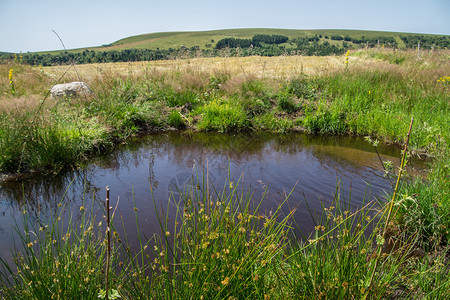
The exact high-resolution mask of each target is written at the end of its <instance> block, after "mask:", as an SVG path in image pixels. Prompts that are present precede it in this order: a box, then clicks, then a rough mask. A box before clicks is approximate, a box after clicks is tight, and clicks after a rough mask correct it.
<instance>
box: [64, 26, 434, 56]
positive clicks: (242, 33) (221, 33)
mask: <svg viewBox="0 0 450 300" xmlns="http://www.w3.org/2000/svg"><path fill="white" fill-rule="evenodd" d="M257 34H266V35H284V36H287V37H289V39H290V40H293V39H296V38H305V37H313V36H315V35H317V36H321V38H320V39H321V40H326V39H325V37H328V38H331V37H332V36H342V37H344V36H348V37H350V38H357V39H361V38H363V37H365V38H366V39H367V38H368V39H371V38H378V37H384V38H391V37H392V38H394V39H395V40H396V42H397V43H398V46H399V47H402V46H404V43H403V41H402V40H401V39H400V36H414V35H418V34H415V33H402V32H387V31H367V30H340V29H315V30H299V29H268V28H246V29H224V30H211V31H183V32H158V33H149V34H142V35H136V36H131V37H127V38H124V39H121V40H118V41H116V42H113V43H111V44H109V45H104V46H99V47H89V48H83V49H73V50H72V51H75V52H78V51H83V50H86V49H89V50H95V51H108V50H125V49H154V50H156V49H169V48H172V49H178V48H180V47H182V46H184V47H187V48H191V47H195V46H198V47H199V48H200V49H208V48H213V47H214V46H215V44H216V43H217V42H218V41H219V40H221V39H224V38H231V37H233V38H240V39H251V38H252V37H253V36H254V35H257ZM420 35H421V36H433V35H429V34H420ZM331 42H332V43H333V42H334V43H338V41H331ZM341 43H342V42H341Z"/></svg>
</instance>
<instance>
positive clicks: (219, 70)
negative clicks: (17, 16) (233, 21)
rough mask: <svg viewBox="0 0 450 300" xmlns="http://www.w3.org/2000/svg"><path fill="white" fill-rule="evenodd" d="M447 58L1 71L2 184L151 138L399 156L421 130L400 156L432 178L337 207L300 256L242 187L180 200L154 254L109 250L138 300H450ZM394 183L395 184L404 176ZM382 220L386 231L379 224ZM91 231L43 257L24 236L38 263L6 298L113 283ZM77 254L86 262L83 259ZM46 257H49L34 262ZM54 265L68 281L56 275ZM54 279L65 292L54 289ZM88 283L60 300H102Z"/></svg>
mask: <svg viewBox="0 0 450 300" xmlns="http://www.w3.org/2000/svg"><path fill="white" fill-rule="evenodd" d="M134 42H139V41H137V40H135V41H134ZM449 58H450V52H449V51H448V50H440V51H437V50H435V51H424V52H422V53H421V56H420V58H419V59H418V58H417V53H416V52H415V51H394V50H392V49H374V50H368V51H366V50H364V51H363V50H358V51H351V52H350V53H349V54H348V56H347V57H346V56H329V57H304V56H290V57H283V56H280V57H272V58H266V57H256V56H254V57H243V58H235V57H225V58H195V59H187V60H170V61H152V62H136V63H116V64H92V65H79V66H75V67H73V66H57V67H45V68H39V67H30V66H26V65H22V64H19V63H17V62H15V63H14V62H11V63H9V64H6V65H0V145H1V149H2V154H1V156H0V171H1V172H3V173H9V174H13V173H18V172H32V171H39V172H57V171H58V170H60V169H62V168H65V167H76V166H77V165H78V164H79V162H80V161H83V160H86V159H89V157H91V156H92V155H95V154H96V153H103V152H107V151H108V149H110V148H111V147H113V146H114V144H116V143H119V142H126V140H127V138H128V137H130V136H133V135H136V134H140V133H142V132H145V131H149V130H155V131H164V130H174V129H188V130H198V131H217V132H224V133H233V132H239V131H254V132H259V131H261V132H262V131H271V132H290V131H305V132H308V133H311V134H324V135H327V134H328V135H338V134H356V135H361V136H368V137H370V139H371V140H379V141H382V142H387V143H394V144H397V145H399V147H400V146H403V145H404V143H405V141H406V135H407V133H408V128H409V125H410V121H411V118H412V117H414V124H413V127H412V131H411V136H410V140H409V145H408V146H409V147H408V151H407V153H405V155H406V154H408V155H409V156H411V155H415V156H417V157H420V158H423V159H425V158H427V159H428V160H429V162H430V166H431V168H430V172H429V173H428V174H427V175H426V176H424V177H423V178H413V179H409V180H406V179H404V180H400V182H401V183H402V184H401V185H400V187H399V189H398V191H397V193H394V195H391V196H389V197H388V198H389V199H388V200H387V201H386V203H385V205H382V206H381V207H380V206H376V207H375V206H371V205H369V206H367V207H364V208H362V209H361V211H359V212H358V213H355V214H353V213H350V212H348V211H347V210H346V208H345V207H344V206H339V205H340V204H339V203H341V202H340V201H339V199H336V205H335V206H334V207H333V208H331V207H329V208H326V210H324V215H323V218H322V219H321V220H320V222H319V223H318V225H317V227H316V231H315V232H314V233H313V234H312V236H310V239H309V240H308V241H301V242H300V241H299V240H298V239H296V238H294V237H293V236H292V235H293V234H294V233H293V231H292V227H290V226H291V221H290V219H289V216H287V217H286V218H285V219H284V216H283V217H282V216H280V215H277V213H275V214H274V215H270V216H268V215H265V214H264V213H262V212H260V213H259V214H258V213H255V212H250V211H249V210H248V206H246V205H247V203H249V202H248V201H249V199H247V198H245V197H244V196H241V195H238V194H239V191H238V189H237V188H236V187H232V184H229V183H227V184H225V188H224V190H223V192H222V191H218V192H217V193H216V194H215V198H210V197H211V196H210V194H209V193H208V192H199V191H205V190H208V189H209V188H208V189H199V190H197V191H192V194H189V195H187V197H186V198H185V199H184V198H183V199H182V200H183V201H185V202H184V203H183V207H184V208H185V209H184V210H183V209H182V207H181V206H180V210H179V215H178V216H179V219H178V221H179V224H180V227H179V228H169V227H167V224H168V223H167V219H164V216H163V214H162V218H163V219H162V221H161V232H162V234H161V235H157V236H155V237H154V238H153V239H150V240H149V241H148V243H149V244H146V243H147V242H146V241H144V242H143V243H142V245H141V252H140V253H139V254H138V255H137V256H133V255H129V254H127V252H126V247H127V246H126V245H124V244H123V243H122V244H121V242H120V241H119V240H118V239H115V240H114V242H113V243H116V248H114V251H118V252H120V251H122V252H120V253H121V254H120V255H122V256H120V255H113V257H114V259H118V258H123V261H119V260H117V261H113V267H112V269H113V270H114V271H115V272H111V274H110V276H111V278H112V279H111V285H110V287H112V289H114V290H116V291H118V293H119V294H120V295H121V296H122V297H123V298H130V299H131V298H138V297H141V298H152V297H153V298H167V299H169V298H179V299H185V298H186V297H189V296H192V297H193V298H200V297H201V296H203V297H205V299H214V298H217V299H220V298H223V297H227V298H228V297H235V298H236V299H241V298H251V299H261V298H264V299H280V298H287V299H296V298H302V297H303V298H320V297H327V296H329V297H331V298H335V299H350V298H357V299H363V298H367V299H371V298H427V297H428V298H438V299H439V298H441V299H444V298H447V297H448V296H449V294H448V291H449V290H450V280H449V276H448V270H449V261H448V257H447V256H446V253H447V252H448V247H449V241H450V233H449V230H450V215H449V213H448V212H449V211H450V187H449V184H448V178H449V166H450V161H449V157H450V155H449V144H448V141H449V139H450V130H449V128H450V118H449V111H450V110H449V103H450V98H449V97H450V96H449V95H450V93H449V87H450V77H449V75H450V59H449ZM11 70H12V71H11ZM8 76H9V78H8ZM74 80H77V81H78V80H81V81H85V82H86V83H87V84H88V85H89V86H90V87H91V89H92V90H93V92H94V95H93V96H92V97H88V98H85V97H80V98H65V99H59V100H57V99H50V98H46V95H47V94H48V93H47V91H48V90H49V89H50V88H51V86H52V85H53V84H55V83H56V82H58V83H60V82H70V81H74ZM374 144H376V142H374ZM392 172H393V173H394V174H395V175H397V174H399V170H398V169H394V170H392ZM398 178H400V179H402V178H401V177H400V176H399V177H398ZM227 187H229V188H227ZM192 199H195V201H194V204H193V202H191V200H192ZM256 200H259V199H256ZM238 204H239V205H238ZM391 208H392V214H390V213H389V212H390V211H391ZM374 212H375V213H377V214H379V215H378V216H380V218H369V216H370V215H371V214H372V213H374ZM161 213H162V212H161ZM378 221H380V223H377V222H378ZM24 222H25V223H26V224H28V222H29V220H27V219H26V218H25V220H24ZM81 222H82V224H81V226H82V227H81V231H80V232H78V233H77V232H75V231H74V230H77V229H76V228H80V227H79V226H80V224H77V226H73V228H75V229H68V230H69V231H67V232H66V231H63V230H61V231H55V230H53V229H55V228H60V227H59V224H58V221H57V218H55V223H54V224H56V225H54V224H53V226H52V224H50V226H49V228H52V230H49V231H47V230H45V228H44V229H43V230H39V228H34V229H33V228H31V229H30V230H31V231H33V230H34V231H33V232H38V236H37V237H36V241H37V242H36V241H35V240H32V239H31V238H30V236H29V235H27V236H24V238H23V243H24V246H25V249H27V251H26V252H25V254H24V257H25V258H26V259H28V260H25V261H23V260H20V259H18V265H17V266H18V269H19V270H21V272H22V273H21V274H24V275H23V276H13V277H8V276H9V275H10V273H14V272H15V268H13V269H14V271H11V270H10V272H9V273H8V272H6V271H5V270H4V271H3V272H2V273H1V274H2V276H3V277H1V278H2V280H4V279H5V278H9V279H11V280H10V282H9V284H12V285H13V286H14V287H16V289H4V290H3V291H0V295H3V294H2V293H4V295H8V297H11V298H14V295H15V294H16V295H19V294H20V295H21V296H23V297H29V298H33V297H35V298H36V297H47V296H48V297H50V296H51V295H49V294H48V290H49V289H48V288H46V287H47V286H48V285H51V284H55V285H57V286H58V288H63V287H68V285H64V284H65V282H72V283H73V282H74V281H71V280H70V278H72V277H73V278H78V277H77V276H79V275H77V274H80V272H81V273H83V274H85V273H86V272H91V274H92V273H93V272H94V271H92V270H96V269H98V268H102V266H103V267H104V266H105V262H104V259H103V257H105V256H106V255H107V254H106V253H108V252H110V251H108V250H107V249H106V248H105V247H106V246H105V243H103V242H102V241H104V240H105V235H104V234H103V232H104V231H103V230H99V231H98V234H96V233H95V230H94V231H92V228H91V226H97V225H96V224H97V223H98V221H97V222H96V221H95V220H91V219H89V216H86V218H83V219H82V221H81ZM30 226H31V225H30ZM196 226H198V227H196ZM89 228H91V229H89ZM192 228H195V230H193V229H192ZM372 228H373V229H374V230H371V229H372ZM369 229H370V230H369ZM193 232H194V233H195V234H193ZM224 232H226V234H223V233H224ZM177 233H178V235H177ZM67 234H69V236H70V235H71V234H72V236H77V238H76V239H73V240H72V239H68V238H67ZM85 235H86V236H85ZM64 237H66V238H64ZM78 237H79V238H78ZM124 240H125V239H124ZM53 241H55V242H53ZM30 243H31V245H30ZM53 244H57V245H59V246H58V247H53V246H52V245H53ZM393 245H394V246H393ZM389 246H391V247H389ZM39 247H42V248H39ZM38 248H39V249H41V250H40V251H41V252H38V250H37V249H38ZM34 249H36V251H34ZM80 249H89V250H90V251H85V255H86V256H83V255H84V253H82V251H80ZM175 249H178V250H175ZM234 249H237V250H236V251H234ZM386 249H390V250H386ZM46 251H48V252H46ZM149 251H152V252H153V253H152V254H151V253H150V252H149ZM118 252H115V253H118ZM37 253H49V255H47V256H41V257H40V258H39V259H35V258H36V257H38V254H37ZM149 253H150V254H149ZM417 253H419V254H417ZM147 254H149V256H147ZM54 256H58V257H61V262H63V261H64V264H65V265H69V264H70V263H72V264H73V265H71V266H73V267H71V268H65V269H62V268H61V267H60V265H59V264H58V263H55V261H54V259H53V258H54ZM81 256H83V257H85V258H89V259H83V260H80V259H79V258H80V257H81ZM19 257H20V256H18V258H19ZM148 257H151V258H152V260H149V259H148ZM155 257H156V259H154V258H155ZM153 259H154V260H153ZM84 262H85V263H84ZM61 264H62V263H61ZM123 266H125V267H123ZM142 266H144V267H142ZM200 266H201V267H200ZM122 267H123V268H122ZM30 268H31V271H28V270H30ZM63 271H64V272H63ZM52 272H54V273H55V274H58V277H57V278H56V279H57V281H54V279H55V277H54V276H48V274H52ZM149 273H150V276H149V277H147V276H148V274H149ZM5 274H9V275H5ZM208 274H211V275H208ZM5 276H6V277H5ZM77 280H78V279H77ZM79 280H85V279H79ZM90 280H91V281H90ZM87 281H89V282H86V284H89V287H90V288H89V289H80V287H84V284H85V283H83V285H81V283H80V282H78V281H77V282H75V284H73V285H71V286H70V288H66V289H65V290H64V293H66V294H64V295H65V296H66V297H69V298H70V297H73V296H74V295H79V293H81V292H85V293H86V297H92V295H94V296H95V295H97V294H98V292H99V291H100V290H101V289H103V288H104V286H105V282H106V279H105V276H102V274H97V273H96V275H95V276H94V275H92V276H91V277H88V280H87ZM3 282H6V280H4V281H3ZM38 282H39V284H38ZM205 283H206V285H205ZM19 287H20V288H19ZM81 290H83V291H81ZM60 294H61V295H62V294H63V292H62V290H60ZM88 294H89V295H88ZM43 295H45V296H43ZM330 295H331V296H330ZM17 298H20V296H17Z"/></svg>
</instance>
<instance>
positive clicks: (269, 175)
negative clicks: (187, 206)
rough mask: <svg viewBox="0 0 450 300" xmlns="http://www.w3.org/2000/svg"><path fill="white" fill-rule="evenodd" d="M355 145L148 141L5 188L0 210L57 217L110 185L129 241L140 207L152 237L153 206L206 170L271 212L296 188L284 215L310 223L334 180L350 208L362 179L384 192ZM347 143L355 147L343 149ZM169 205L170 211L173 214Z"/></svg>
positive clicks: (339, 141)
mask: <svg viewBox="0 0 450 300" xmlns="http://www.w3.org/2000/svg"><path fill="white" fill-rule="evenodd" d="M360 140H362V139H359V140H358V139H355V138H354V137H349V138H346V137H339V138H333V137H331V138H330V137H327V138H324V137H314V136H307V135H301V134H289V135H275V134H258V135H256V136H254V135H248V134H238V135H221V134H207V133H167V134H156V135H149V136H146V137H143V138H141V139H137V140H136V141H130V142H129V143H128V144H127V145H122V146H119V147H118V149H117V150H116V151H114V152H112V153H109V154H107V155H105V156H103V157H99V158H96V159H94V160H92V161H91V163H90V164H89V165H88V166H87V167H86V168H85V169H83V170H79V171H66V172H62V173H61V174H59V175H57V176H41V177H34V178H28V179H24V180H23V181H18V182H14V183H7V184H3V185H2V186H1V187H0V197H1V198H0V212H3V211H6V214H8V210H9V212H12V213H14V212H17V211H20V210H22V209H26V210H30V211H32V212H35V213H37V212H44V213H46V214H49V213H51V212H54V211H55V208H56V205H57V203H59V202H60V200H61V199H62V198H64V199H65V201H66V202H68V203H69V204H70V206H71V207H75V208H79V206H80V205H81V203H82V201H83V198H86V199H87V200H88V201H91V199H92V197H94V196H92V195H97V197H98V198H99V199H104V196H105V191H104V188H105V187H106V186H107V185H108V186H109V187H110V189H111V199H112V201H114V202H115V201H116V200H117V199H120V203H119V215H120V216H122V217H123V220H124V222H125V227H127V232H130V239H131V240H132V239H133V234H135V233H133V230H134V229H135V221H134V220H135V218H134V211H133V207H134V203H136V206H137V207H138V208H139V211H138V216H139V217H140V218H141V220H142V221H141V222H142V223H140V225H141V226H142V230H144V231H145V232H146V233H147V234H148V235H151V234H152V233H154V232H157V231H158V230H157V229H158V228H159V227H158V226H159V224H158V222H157V216H156V212H155V205H156V206H157V207H160V206H161V207H167V200H168V198H169V195H170V191H171V190H172V191H175V189H174V187H175V186H176V185H179V186H178V188H179V189H182V188H183V186H184V187H186V189H194V186H195V188H196V186H197V185H200V186H204V183H202V182H199V181H198V180H197V179H194V181H192V178H193V177H192V176H194V177H195V178H196V176H200V177H202V176H203V172H205V173H206V171H207V170H208V173H209V183H212V184H214V187H215V188H216V189H217V191H222V189H223V188H224V187H225V188H226V185H225V184H226V180H227V179H229V180H230V181H232V182H233V183H234V184H235V185H236V184H238V183H239V187H238V191H240V192H243V193H244V194H246V193H249V194H253V200H254V201H255V202H256V203H257V202H259V201H260V200H261V198H262V196H263V195H264V194H265V193H266V192H267V193H266V194H265V199H264V201H263V203H262V204H261V210H262V211H270V210H272V209H274V208H276V206H277V205H278V203H280V202H281V201H283V199H284V198H285V196H286V195H287V194H289V193H290V192H291V190H292V189H293V188H294V186H295V189H294V191H293V192H292V194H291V196H290V199H289V202H288V207H287V210H289V209H290V208H293V207H297V206H298V210H297V213H296V218H297V219H298V220H301V222H303V221H305V222H308V221H307V220H310V219H309V212H308V210H307V208H306V206H305V205H304V204H303V203H304V201H305V198H306V199H307V200H308V204H309V207H310V209H312V210H313V211H319V210H321V205H322V204H321V201H325V202H326V201H330V199H332V197H333V193H334V192H335V191H336V189H335V187H336V183H338V181H339V180H341V181H342V186H343V191H344V192H345V193H346V195H347V194H348V191H349V189H350V185H351V186H352V202H354V204H355V205H356V206H357V205H360V204H361V203H362V199H363V198H364V194H365V192H366V188H367V186H366V183H365V182H364V180H365V181H367V182H370V183H371V184H372V186H373V190H374V194H377V193H378V194H379V191H380V190H382V189H386V188H388V187H389V185H388V184H387V182H386V180H385V179H383V178H379V173H380V171H379V170H377V169H376V168H373V164H376V162H375V161H376V160H374V155H376V154H374V153H372V152H370V148H369V147H367V143H364V142H361V141H360ZM353 144H355V145H357V146H358V148H357V149H354V148H350V147H349V145H353ZM394 152H395V151H392V153H394ZM388 153H390V154H391V155H392V153H391V152H388ZM190 180H191V181H190ZM200 183H202V184H200ZM150 185H151V186H150ZM150 188H152V192H153V195H154V197H155V198H154V199H152V198H151V193H150ZM266 188H267V191H266ZM195 191H198V190H197V189H195ZM177 200H178V199H177ZM346 200H347V199H346ZM153 201H155V203H154V202H153ZM299 204H300V206H299ZM175 207H176V206H175V205H171V207H169V210H170V212H169V213H170V215H171V216H174V211H175ZM75 210H76V209H75ZM11 220H12V219H11V218H9V219H7V218H6V217H2V216H1V215H0V228H6V227H9V226H10V224H9V223H11ZM3 239H5V240H6V238H5V235H3V234H2V231H1V230H0V242H4V240H3ZM6 244H7V243H6Z"/></svg>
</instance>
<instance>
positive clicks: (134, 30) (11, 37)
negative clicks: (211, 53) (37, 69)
mask: <svg viewBox="0 0 450 300" xmlns="http://www.w3.org/2000/svg"><path fill="white" fill-rule="evenodd" d="M229 28H286V29H361V30H381V31H399V32H415V33H432V34H446V35H450V1H449V0H427V1H424V0H389V1H387V0H371V1H366V0H342V1H337V0H308V1H303V0H301V1H288V0H272V1H264V0H260V1H255V0H250V1H244V0H240V1H237V0H228V1H226V0H222V1H211V0H210V1H206V0H190V1H180V0H165V1H162V0H160V1H142V0H127V1H124V0H121V1H116V0H90V1H87V0H74V1H61V0H40V1H37V0H0V51H11V52H20V51H22V52H28V51H42V50H58V49H62V46H61V44H60V42H59V40H58V38H57V37H56V35H55V34H54V33H53V32H52V30H55V31H56V32H57V33H58V34H59V35H60V36H61V38H62V39H63V41H64V44H65V46H66V47H67V48H68V49H71V48H81V47H88V46H99V45H102V44H108V43H111V42H114V41H116V40H119V39H121V38H125V37H128V36H131V35H137V34H144V33H151V32H162V31H197V30H213V29H229Z"/></svg>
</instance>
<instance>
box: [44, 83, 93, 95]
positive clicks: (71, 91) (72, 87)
mask: <svg viewBox="0 0 450 300" xmlns="http://www.w3.org/2000/svg"><path fill="white" fill-rule="evenodd" d="M50 93H51V95H52V97H53V98H64V97H85V96H91V95H92V90H91V89H90V88H89V87H88V85H87V84H86V83H84V82H79V81H75V82H70V83H63V84H56V85H54V86H53V87H52V89H51V90H50Z"/></svg>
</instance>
